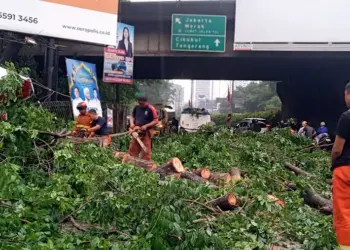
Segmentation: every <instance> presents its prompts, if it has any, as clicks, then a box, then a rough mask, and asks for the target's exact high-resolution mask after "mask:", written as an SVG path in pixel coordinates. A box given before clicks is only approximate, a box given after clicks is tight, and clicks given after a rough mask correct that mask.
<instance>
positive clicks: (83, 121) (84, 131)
mask: <svg viewBox="0 0 350 250" xmlns="http://www.w3.org/2000/svg"><path fill="white" fill-rule="evenodd" d="M77 109H78V110H79V115H78V117H77V120H76V122H75V126H74V129H73V132H72V135H73V136H80V137H85V136H87V135H88V130H89V129H90V128H91V123H92V120H91V117H90V115H88V114H87V112H86V110H87V105H86V103H85V102H80V103H79V104H78V105H77Z"/></svg>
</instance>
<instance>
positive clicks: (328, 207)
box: [301, 188, 333, 214]
mask: <svg viewBox="0 0 350 250" xmlns="http://www.w3.org/2000/svg"><path fill="white" fill-rule="evenodd" d="M301 196H302V197H303V198H304V202H305V204H307V205H309V206H310V207H313V208H316V209H319V210H320V212H322V213H325V214H332V213H333V204H332V201H331V200H327V199H325V198H323V197H322V196H321V195H319V194H317V193H315V192H314V191H312V190H311V189H310V188H307V189H305V190H304V191H303V192H301Z"/></svg>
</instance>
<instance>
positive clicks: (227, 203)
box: [208, 193, 239, 211]
mask: <svg viewBox="0 0 350 250" xmlns="http://www.w3.org/2000/svg"><path fill="white" fill-rule="evenodd" d="M208 205H210V206H212V207H214V208H220V209H221V210H222V211H229V210H233V209H234V208H236V207H237V206H238V205H239V200H238V198H237V197H236V196H235V195H234V194H231V193H229V194H226V195H224V196H221V197H219V198H217V199H215V200H213V201H211V202H210V203H209V204H208Z"/></svg>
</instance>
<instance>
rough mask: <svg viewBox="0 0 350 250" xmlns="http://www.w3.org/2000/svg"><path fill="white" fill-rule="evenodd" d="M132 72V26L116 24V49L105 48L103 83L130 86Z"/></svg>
mask: <svg viewBox="0 0 350 250" xmlns="http://www.w3.org/2000/svg"><path fill="white" fill-rule="evenodd" d="M133 71H134V26H131V25H127V24H124V23H118V32H117V47H116V48H110V47H106V48H105V55H104V67H103V81H104V82H109V83H121V84H132V82H133Z"/></svg>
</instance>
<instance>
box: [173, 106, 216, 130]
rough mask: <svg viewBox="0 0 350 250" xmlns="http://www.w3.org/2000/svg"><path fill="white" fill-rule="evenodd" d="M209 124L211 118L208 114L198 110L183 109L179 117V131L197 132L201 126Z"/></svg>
mask: <svg viewBox="0 0 350 250" xmlns="http://www.w3.org/2000/svg"><path fill="white" fill-rule="evenodd" d="M209 123H211V117H210V114H209V113H208V112H202V111H200V110H199V109H185V110H184V111H183V112H182V113H181V116H180V122H179V131H181V130H184V131H186V132H189V133H192V132H197V130H198V129H199V128H200V127H201V126H202V125H206V124H209Z"/></svg>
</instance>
